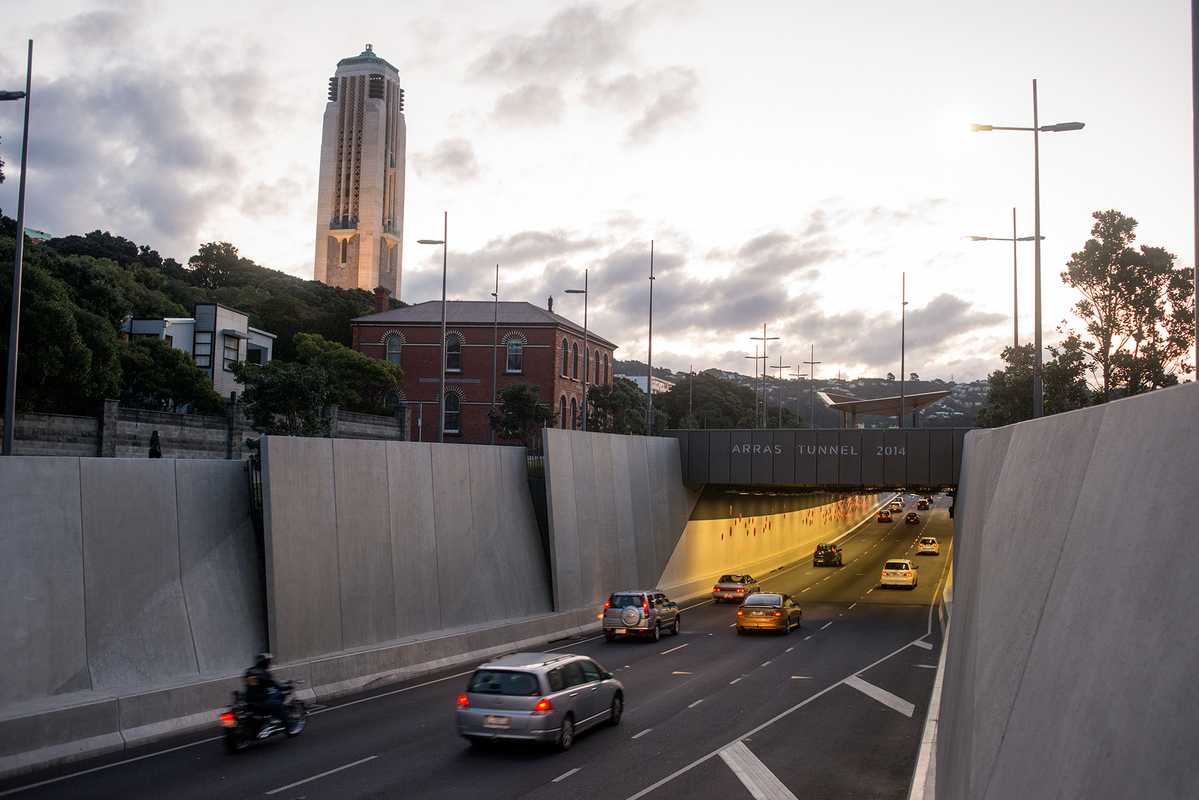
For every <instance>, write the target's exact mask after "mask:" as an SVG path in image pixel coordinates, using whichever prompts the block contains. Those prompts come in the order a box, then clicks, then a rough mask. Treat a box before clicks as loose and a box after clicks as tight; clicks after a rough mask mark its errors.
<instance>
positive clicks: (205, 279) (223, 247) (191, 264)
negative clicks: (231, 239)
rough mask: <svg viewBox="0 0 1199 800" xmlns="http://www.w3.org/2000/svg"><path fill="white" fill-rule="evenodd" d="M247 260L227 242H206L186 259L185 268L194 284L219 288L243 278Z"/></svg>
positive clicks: (240, 280) (237, 282) (236, 282)
mask: <svg viewBox="0 0 1199 800" xmlns="http://www.w3.org/2000/svg"><path fill="white" fill-rule="evenodd" d="M247 261H248V259H244V258H242V257H241V256H240V255H239V254H238V252H237V248H236V247H234V246H233V245H231V244H229V243H228V242H208V243H207V244H202V245H200V251H199V252H198V253H196V254H195V255H194V256H192V257H191V258H189V259H188V260H187V268H188V271H189V272H190V273H191V274H190V277H191V281H192V283H193V284H195V285H196V286H199V287H200V288H202V289H220V288H222V287H225V286H235V285H238V284H241V283H242V282H243V281H244V280H245V278H246V275H245V273H246V269H245V267H246V265H247V264H246V262H247ZM250 263H253V262H250Z"/></svg>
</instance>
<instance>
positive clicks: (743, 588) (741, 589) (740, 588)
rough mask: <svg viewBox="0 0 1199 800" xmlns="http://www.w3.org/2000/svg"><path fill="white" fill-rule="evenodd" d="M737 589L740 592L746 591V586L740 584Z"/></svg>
mask: <svg viewBox="0 0 1199 800" xmlns="http://www.w3.org/2000/svg"><path fill="white" fill-rule="evenodd" d="M737 591H738V592H744V591H745V587H743V586H738V587H737Z"/></svg>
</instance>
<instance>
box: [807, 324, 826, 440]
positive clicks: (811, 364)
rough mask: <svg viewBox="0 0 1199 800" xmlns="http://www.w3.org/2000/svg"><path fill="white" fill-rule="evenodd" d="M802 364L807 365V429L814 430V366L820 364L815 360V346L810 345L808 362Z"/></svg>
mask: <svg viewBox="0 0 1199 800" xmlns="http://www.w3.org/2000/svg"><path fill="white" fill-rule="evenodd" d="M803 363H805V364H807V365H808V416H810V417H811V419H810V420H809V421H808V422H809V426H808V427H810V428H811V429H812V430H816V365H817V364H820V363H822V362H820V361H817V360H816V345H811V350H810V351H809V354H808V360H807V361H805V362H803Z"/></svg>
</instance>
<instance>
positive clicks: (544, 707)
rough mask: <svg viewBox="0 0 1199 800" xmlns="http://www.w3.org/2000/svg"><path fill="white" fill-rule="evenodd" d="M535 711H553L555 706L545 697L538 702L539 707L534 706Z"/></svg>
mask: <svg viewBox="0 0 1199 800" xmlns="http://www.w3.org/2000/svg"><path fill="white" fill-rule="evenodd" d="M533 710H534V711H553V710H554V704H553V703H551V702H550V699H549V698H548V697H543V698H541V699H540V700H538V701H537V705H535V706H533Z"/></svg>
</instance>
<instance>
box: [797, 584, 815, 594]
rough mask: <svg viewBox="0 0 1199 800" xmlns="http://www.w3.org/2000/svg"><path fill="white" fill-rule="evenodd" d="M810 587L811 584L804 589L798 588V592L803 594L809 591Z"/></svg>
mask: <svg viewBox="0 0 1199 800" xmlns="http://www.w3.org/2000/svg"><path fill="white" fill-rule="evenodd" d="M811 589H812V587H811V586H809V587H807V588H806V589H800V590H799V593H800V594H803V593H804V592H807V591H811Z"/></svg>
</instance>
